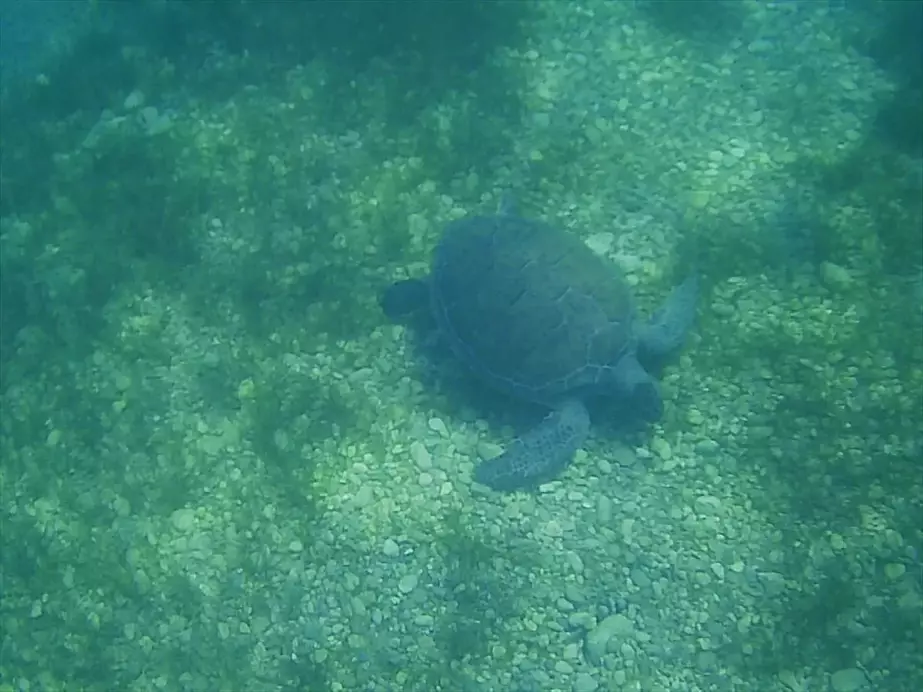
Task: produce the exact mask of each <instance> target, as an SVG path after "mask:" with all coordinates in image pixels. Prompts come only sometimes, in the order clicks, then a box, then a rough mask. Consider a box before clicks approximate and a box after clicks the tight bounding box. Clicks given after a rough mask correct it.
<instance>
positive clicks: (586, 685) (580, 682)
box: [574, 673, 599, 692]
mask: <svg viewBox="0 0 923 692" xmlns="http://www.w3.org/2000/svg"><path fill="white" fill-rule="evenodd" d="M597 689H599V683H598V682H596V680H595V679H593V677H592V676H591V675H590V674H589V673H579V674H578V675H577V679H576V680H574V692H596V690H597Z"/></svg>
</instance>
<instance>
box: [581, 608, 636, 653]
mask: <svg viewBox="0 0 923 692" xmlns="http://www.w3.org/2000/svg"><path fill="white" fill-rule="evenodd" d="M633 631H634V625H633V624H632V622H631V620H629V619H628V618H627V617H625V616H624V615H622V614H621V613H615V614H614V615H610V616H609V617H607V618H605V619H604V620H603V621H602V622H600V623H599V624H598V625H596V627H594V628H593V629H592V630H590V632H589V633H588V634H587V636H586V648H585V651H586V655H587V659H588V660H589V661H590V662H591V663H593V664H596V665H599V664H600V663H601V662H602V657H603V656H604V655H605V653H606V650H607V648H608V646H609V640H610V639H612V638H613V637H619V638H621V637H626V636H629V635H630V634H631V633H632V632H633Z"/></svg>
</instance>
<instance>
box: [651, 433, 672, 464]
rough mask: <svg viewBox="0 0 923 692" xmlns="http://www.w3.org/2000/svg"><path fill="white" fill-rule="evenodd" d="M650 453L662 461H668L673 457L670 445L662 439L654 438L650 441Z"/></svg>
mask: <svg viewBox="0 0 923 692" xmlns="http://www.w3.org/2000/svg"><path fill="white" fill-rule="evenodd" d="M651 451H652V452H653V453H654V454H656V455H657V456H659V457H660V458H661V459H663V460H664V461H669V460H670V459H671V458H672V457H673V449H672V448H671V447H670V443H669V442H667V441H666V440H665V439H663V438H662V437H655V438H654V439H653V440H651Z"/></svg>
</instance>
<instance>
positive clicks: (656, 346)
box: [638, 276, 699, 365]
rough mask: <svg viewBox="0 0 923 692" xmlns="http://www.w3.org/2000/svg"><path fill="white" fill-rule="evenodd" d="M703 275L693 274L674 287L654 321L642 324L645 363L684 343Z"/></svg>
mask: <svg viewBox="0 0 923 692" xmlns="http://www.w3.org/2000/svg"><path fill="white" fill-rule="evenodd" d="M698 301H699V279H698V277H697V276H690V277H689V278H687V279H686V280H685V281H683V283H681V284H680V285H679V286H677V287H676V288H674V289H673V292H672V293H670V295H669V296H668V297H667V299H666V300H665V301H664V303H663V305H662V306H661V307H660V309H659V310H658V311H657V312H656V313H654V315H653V317H651V320H650V322H648V323H647V324H646V325H642V326H639V328H638V356H639V357H640V358H641V360H642V361H643V362H644V364H645V365H647V364H648V362H649V361H654V362H655V363H657V362H658V361H661V360H663V359H664V358H665V357H666V356H668V355H669V354H671V353H673V352H674V351H676V350H677V349H678V348H679V347H680V346H682V344H683V341H684V340H685V338H686V334H687V333H688V332H689V329H690V328H691V327H692V323H693V321H694V320H695V310H696V305H697V303H698Z"/></svg>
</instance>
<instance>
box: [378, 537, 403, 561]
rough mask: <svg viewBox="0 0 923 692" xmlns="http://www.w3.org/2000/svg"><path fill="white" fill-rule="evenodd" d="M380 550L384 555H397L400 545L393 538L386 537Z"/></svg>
mask: <svg viewBox="0 0 923 692" xmlns="http://www.w3.org/2000/svg"><path fill="white" fill-rule="evenodd" d="M381 552H383V553H384V554H385V557H397V556H398V555H399V554H400V552H401V547H400V546H399V545H398V544H397V541H395V540H394V539H393V538H386V539H385V542H384V543H383V544H382V546H381Z"/></svg>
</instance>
